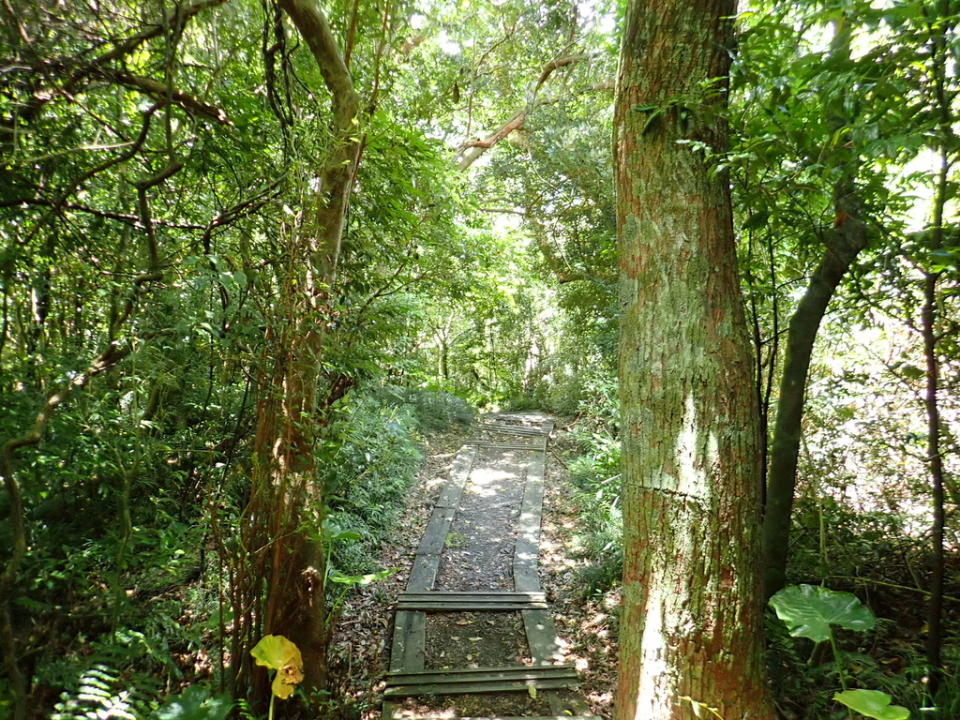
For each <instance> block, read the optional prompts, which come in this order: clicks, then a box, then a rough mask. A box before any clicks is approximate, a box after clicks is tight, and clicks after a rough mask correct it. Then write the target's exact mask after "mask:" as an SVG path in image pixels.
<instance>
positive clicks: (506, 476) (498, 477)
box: [464, 467, 518, 497]
mask: <svg viewBox="0 0 960 720" xmlns="http://www.w3.org/2000/svg"><path fill="white" fill-rule="evenodd" d="M517 480H518V477H517V474H516V473H511V472H507V471H505V470H495V469H493V468H490V467H481V468H476V469H474V470H473V472H471V473H470V481H469V483H467V487H466V488H464V492H465V493H468V494H470V495H477V496H479V497H493V496H494V495H496V494H498V493H500V492H503V490H504V489H505V488H506V487H507V485H508V484H509V483H513V482H517Z"/></svg>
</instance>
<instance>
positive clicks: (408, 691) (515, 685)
mask: <svg viewBox="0 0 960 720" xmlns="http://www.w3.org/2000/svg"><path fill="white" fill-rule="evenodd" d="M577 685H579V680H578V679H577V678H560V679H541V680H501V681H498V682H490V683H469V682H464V683H449V684H431V685H399V686H397V687H389V688H387V689H386V690H385V691H384V693H383V695H384V697H406V696H410V695H473V694H479V693H493V692H527V691H528V688H530V687H535V688H537V689H538V690H551V689H553V690H562V689H566V688H574V687H576V686H577Z"/></svg>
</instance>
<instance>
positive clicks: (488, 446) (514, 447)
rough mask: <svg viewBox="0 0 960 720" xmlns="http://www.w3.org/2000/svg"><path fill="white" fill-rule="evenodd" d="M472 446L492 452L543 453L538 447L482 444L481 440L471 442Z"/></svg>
mask: <svg viewBox="0 0 960 720" xmlns="http://www.w3.org/2000/svg"><path fill="white" fill-rule="evenodd" d="M470 443H471V444H472V445H476V446H477V447H481V448H493V449H494V450H533V451H535V452H543V447H542V446H538V445H504V444H500V443H490V442H484V441H483V440H471V441H470Z"/></svg>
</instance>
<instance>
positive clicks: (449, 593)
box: [398, 590, 547, 602]
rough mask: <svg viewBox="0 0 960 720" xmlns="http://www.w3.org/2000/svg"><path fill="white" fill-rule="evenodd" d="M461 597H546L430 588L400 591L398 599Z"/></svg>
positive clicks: (543, 595) (529, 593) (545, 595)
mask: <svg viewBox="0 0 960 720" xmlns="http://www.w3.org/2000/svg"><path fill="white" fill-rule="evenodd" d="M461 598H478V599H486V598H489V599H490V600H534V601H537V602H543V601H545V600H546V599H547V594H546V593H544V592H514V591H510V590H431V591H429V592H417V591H410V590H407V591H406V592H402V593H400V596H399V598H398V599H399V600H431V599H435V600H453V599H461Z"/></svg>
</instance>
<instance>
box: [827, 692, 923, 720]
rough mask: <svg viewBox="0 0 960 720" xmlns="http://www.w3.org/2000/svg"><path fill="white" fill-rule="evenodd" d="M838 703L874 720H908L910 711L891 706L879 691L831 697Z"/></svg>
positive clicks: (889, 701)
mask: <svg viewBox="0 0 960 720" xmlns="http://www.w3.org/2000/svg"><path fill="white" fill-rule="evenodd" d="M833 699H834V700H836V701H837V702H838V703H841V704H843V705H846V706H847V707H848V708H850V709H851V710H853V711H854V712H858V713H860V714H861V715H863V716H864V717H868V718H873V719H874V720H908V718H909V717H910V711H909V710H908V709H907V708H905V707H903V706H902V705H891V704H890V703H891V701H892V700H893V698H891V697H890V696H889V695H887V694H886V693H885V692H880V691H879V690H845V691H843V692H838V693H837V694H836V695H834V696H833Z"/></svg>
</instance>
